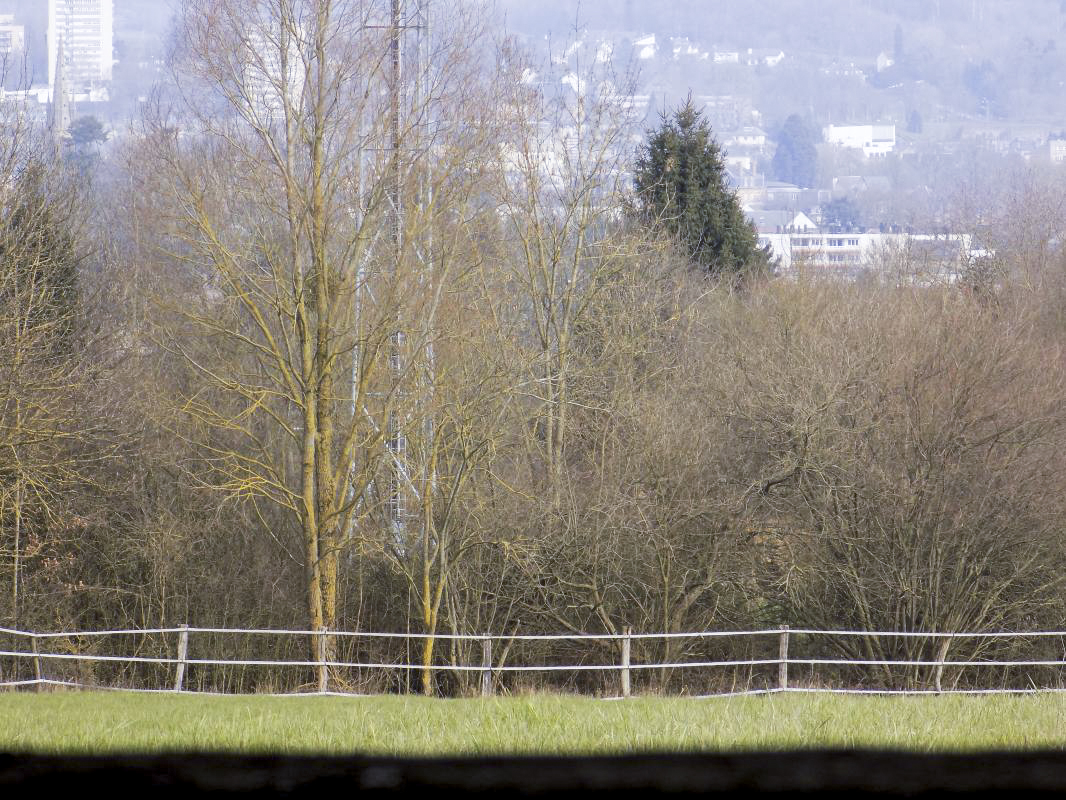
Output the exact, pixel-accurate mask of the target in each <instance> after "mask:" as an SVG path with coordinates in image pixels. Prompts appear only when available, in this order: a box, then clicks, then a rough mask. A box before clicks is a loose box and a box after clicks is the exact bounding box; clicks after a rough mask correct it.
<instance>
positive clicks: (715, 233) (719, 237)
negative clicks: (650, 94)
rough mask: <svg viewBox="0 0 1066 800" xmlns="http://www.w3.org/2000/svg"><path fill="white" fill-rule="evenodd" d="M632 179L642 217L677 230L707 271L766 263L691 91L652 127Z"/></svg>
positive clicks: (738, 272)
mask: <svg viewBox="0 0 1066 800" xmlns="http://www.w3.org/2000/svg"><path fill="white" fill-rule="evenodd" d="M634 184H635V188H636V192H637V202H638V205H639V210H640V213H641V215H642V216H643V217H644V219H645V220H646V221H649V222H652V223H655V224H661V225H663V226H664V227H665V228H666V230H668V231H669V232H670V233H672V234H674V235H675V236H677V238H678V240H679V241H680V242H681V244H682V245H683V246H684V248H685V249H686V251H687V252H688V254H689V256H690V257H691V258H692V260H693V262H695V263H696V264H698V265H699V266H701V267H703V268H705V269H707V270H708V271H709V272H711V273H712V274H715V275H720V276H723V277H729V276H732V277H739V276H742V275H745V274H750V273H752V272H757V271H762V270H764V269H766V267H767V266H768V264H769V256H768V253H767V252H766V251H765V250H761V249H760V248H759V246H758V236H757V234H756V233H755V228H754V227H753V226H752V224H751V223H750V222H749V221H748V220H747V219H746V218H745V216H744V211H743V210H742V209H741V207H740V202H739V201H738V200H737V196H736V193H735V192H733V191H731V190H730V188H729V187H728V186H727V184H726V172H725V162H724V160H723V158H722V152H721V149H720V147H719V145H718V142H716V141H715V139H714V136H713V135H712V134H711V128H710V125H708V123H707V122H706V120H704V119H703V117H702V115H701V114H700V112H699V111H698V110H697V109H696V107H695V106H694V105H693V104H692V98H691V97H689V99H688V100H687V101H686V102H685V104H684V105H683V106H681V107H680V108H678V109H677V111H675V112H674V114H673V115H672V116H670V117H668V116H667V115H665V114H664V115H663V118H662V123H661V125H660V126H659V128H658V129H657V130H655V131H652V133H651V135H650V136H649V138H648V141H647V143H646V144H645V145H644V147H643V148H642V150H641V152H640V154H639V157H638V159H637V163H636V169H635V171H634Z"/></svg>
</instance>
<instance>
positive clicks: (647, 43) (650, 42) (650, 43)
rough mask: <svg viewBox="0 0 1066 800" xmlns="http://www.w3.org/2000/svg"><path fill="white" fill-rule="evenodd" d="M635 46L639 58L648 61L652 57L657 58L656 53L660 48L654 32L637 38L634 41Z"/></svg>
mask: <svg viewBox="0 0 1066 800" xmlns="http://www.w3.org/2000/svg"><path fill="white" fill-rule="evenodd" d="M633 48H634V49H635V50H636V51H637V58H639V59H642V60H644V61H647V60H648V59H650V58H655V54H656V53H657V52H658V50H659V47H658V45H657V44H656V43H655V34H654V33H652V34H648V35H647V36H641V37H640V38H639V39H635V40H634V41H633Z"/></svg>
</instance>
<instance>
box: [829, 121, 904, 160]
mask: <svg viewBox="0 0 1066 800" xmlns="http://www.w3.org/2000/svg"><path fill="white" fill-rule="evenodd" d="M822 133H823V134H824V136H825V140H826V142H827V143H829V144H836V145H840V146H841V147H850V148H852V149H854V150H862V152H863V154H864V155H866V156H884V155H888V154H889V153H891V152H892V151H893V150H895V149H896V126H895V125H829V126H827V127H826V128H824V129H823V131H822Z"/></svg>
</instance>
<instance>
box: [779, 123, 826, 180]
mask: <svg viewBox="0 0 1066 800" xmlns="http://www.w3.org/2000/svg"><path fill="white" fill-rule="evenodd" d="M770 172H771V173H772V174H773V176H774V179H775V180H779V181H784V182H785V183H793V184H795V185H796V186H799V187H801V188H804V189H809V188H810V187H812V186H814V181H815V177H816V176H817V173H818V149H817V148H816V147H815V146H814V134H813V133H812V132H811V129H810V127H809V126H808V125H807V123H806V122H804V121H803V119H802V118H801V117H800V116H798V115H797V114H793V115H792V116H790V117H789V118H788V119H786V120H785V124H784V126H782V128H781V135H780V136H779V137H778V141H777V150H776V151H775V152H774V160H773V161H772V162H771V163H770Z"/></svg>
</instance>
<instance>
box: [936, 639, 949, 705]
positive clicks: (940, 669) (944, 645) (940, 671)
mask: <svg viewBox="0 0 1066 800" xmlns="http://www.w3.org/2000/svg"><path fill="white" fill-rule="evenodd" d="M950 646H951V638H950V637H948V636H945V637H944V640H943V641H942V642H941V643H940V647H939V649H938V650H937V654H936V660H937V661H938V662H939V663H938V664H937V665H936V693H937V694H940V682H941V680H942V679H943V677H944V659H946V658H947V657H948V648H949V647H950Z"/></svg>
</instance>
